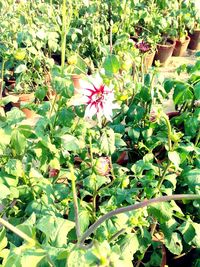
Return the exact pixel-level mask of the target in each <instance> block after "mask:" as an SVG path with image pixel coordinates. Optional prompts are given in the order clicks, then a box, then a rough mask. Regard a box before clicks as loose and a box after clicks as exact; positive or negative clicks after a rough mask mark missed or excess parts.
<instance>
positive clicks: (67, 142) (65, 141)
mask: <svg viewBox="0 0 200 267" xmlns="http://www.w3.org/2000/svg"><path fill="white" fill-rule="evenodd" d="M61 142H62V146H63V148H64V149H65V150H67V151H74V152H76V151H78V150H79V141H78V139H77V138H76V137H74V136H73V135H70V134H65V135H63V136H62V137H61Z"/></svg>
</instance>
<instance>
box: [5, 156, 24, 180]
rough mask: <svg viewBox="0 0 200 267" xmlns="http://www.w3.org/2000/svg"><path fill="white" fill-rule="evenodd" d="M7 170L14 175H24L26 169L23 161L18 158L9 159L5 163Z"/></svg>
mask: <svg viewBox="0 0 200 267" xmlns="http://www.w3.org/2000/svg"><path fill="white" fill-rule="evenodd" d="M5 171H6V172H7V173H8V174H11V175H14V176H16V177H21V176H23V173H24V170H23V166H22V162H21V161H20V160H18V159H9V160H8V162H7V163H6V165H5Z"/></svg>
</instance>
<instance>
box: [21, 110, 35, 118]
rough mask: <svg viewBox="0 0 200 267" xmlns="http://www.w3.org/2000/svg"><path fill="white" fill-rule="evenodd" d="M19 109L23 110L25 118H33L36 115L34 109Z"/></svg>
mask: <svg viewBox="0 0 200 267" xmlns="http://www.w3.org/2000/svg"><path fill="white" fill-rule="evenodd" d="M21 110H22V111H23V112H24V114H25V115H26V118H27V119H30V118H33V117H34V116H35V115H36V113H35V111H33V110H31V109H28V108H22V109H21Z"/></svg>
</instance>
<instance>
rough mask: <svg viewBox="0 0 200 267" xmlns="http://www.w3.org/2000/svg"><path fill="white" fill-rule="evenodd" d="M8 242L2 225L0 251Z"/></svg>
mask: <svg viewBox="0 0 200 267" xmlns="http://www.w3.org/2000/svg"><path fill="white" fill-rule="evenodd" d="M7 244H8V240H7V237H6V230H5V228H4V227H3V228H2V229H1V231H0V252H1V251H2V249H4V248H5V247H6V246H7Z"/></svg>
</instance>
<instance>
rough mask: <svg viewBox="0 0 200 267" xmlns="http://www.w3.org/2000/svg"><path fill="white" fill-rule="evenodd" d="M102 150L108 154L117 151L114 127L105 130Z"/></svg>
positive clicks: (101, 145) (102, 137) (101, 142)
mask: <svg viewBox="0 0 200 267" xmlns="http://www.w3.org/2000/svg"><path fill="white" fill-rule="evenodd" d="M100 148H101V152H102V153H105V154H106V155H112V154H113V153H114V151H115V133H114V131H113V130H112V129H106V130H104V131H103V133H102V136H101V140H100Z"/></svg>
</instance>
